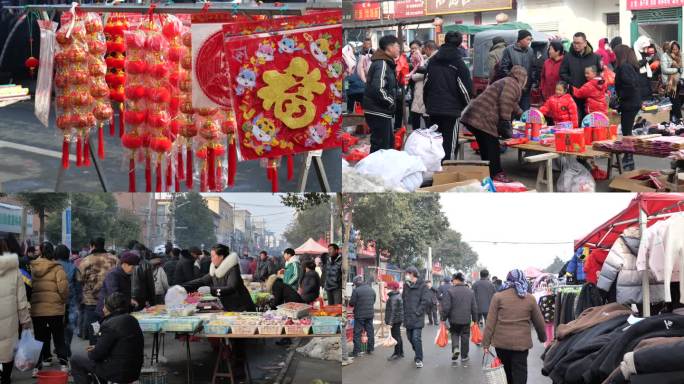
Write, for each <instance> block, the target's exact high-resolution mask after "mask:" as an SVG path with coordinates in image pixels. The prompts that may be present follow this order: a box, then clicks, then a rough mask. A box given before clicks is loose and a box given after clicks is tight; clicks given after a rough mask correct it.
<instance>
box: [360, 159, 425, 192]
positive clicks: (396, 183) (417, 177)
mask: <svg viewBox="0 0 684 384" xmlns="http://www.w3.org/2000/svg"><path fill="white" fill-rule="evenodd" d="M354 168H355V169H356V171H358V172H359V173H361V174H365V175H373V176H379V177H381V178H382V179H383V180H384V181H385V185H387V186H388V187H390V188H403V189H405V190H407V191H409V192H413V191H415V190H416V189H418V188H419V187H420V185H421V184H422V183H423V172H425V171H427V168H425V165H424V164H423V161H422V160H421V159H420V157H418V156H413V155H410V154H408V153H406V152H405V151H397V150H394V149H381V150H379V151H376V152H373V153H371V154H370V155H368V156H367V157H366V158H364V159H363V160H361V161H359V162H358V164H356V166H355V167H354Z"/></svg>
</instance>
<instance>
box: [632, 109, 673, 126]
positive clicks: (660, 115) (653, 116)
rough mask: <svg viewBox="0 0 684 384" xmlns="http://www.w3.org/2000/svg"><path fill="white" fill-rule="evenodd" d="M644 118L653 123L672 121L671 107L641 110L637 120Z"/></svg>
mask: <svg viewBox="0 0 684 384" xmlns="http://www.w3.org/2000/svg"><path fill="white" fill-rule="evenodd" d="M640 117H641V118H643V119H644V120H646V121H648V122H649V123H651V124H660V123H662V122H663V121H670V108H667V109H661V108H658V109H657V110H656V111H654V112H646V111H640V112H639V114H638V115H637V120H638V119H639V118H640Z"/></svg>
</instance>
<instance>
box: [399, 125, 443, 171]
mask: <svg viewBox="0 0 684 384" xmlns="http://www.w3.org/2000/svg"><path fill="white" fill-rule="evenodd" d="M438 128H439V127H438V126H437V125H433V126H431V127H430V128H427V129H417V130H414V131H413V132H411V134H410V135H409V137H408V139H406V143H405V144H404V150H405V151H406V153H408V154H410V155H414V156H418V157H420V159H421V160H422V161H423V164H424V165H425V168H427V170H426V171H425V172H423V177H424V178H431V177H432V174H433V173H435V172H439V171H441V170H442V159H443V158H444V147H443V146H442V143H443V142H444V139H443V138H442V134H441V133H439V132H438V131H437V129H438Z"/></svg>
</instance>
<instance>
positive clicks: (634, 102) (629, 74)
mask: <svg viewBox="0 0 684 384" xmlns="http://www.w3.org/2000/svg"><path fill="white" fill-rule="evenodd" d="M642 81H643V79H642V77H641V76H640V75H639V73H638V72H637V70H636V68H634V67H633V66H632V65H631V64H629V63H624V64H622V65H621V66H619V67H617V68H616V69H615V93H616V94H617V96H618V98H619V100H620V112H622V111H635V110H638V109H640V108H641V103H642V96H641V94H642V92H643V91H642Z"/></svg>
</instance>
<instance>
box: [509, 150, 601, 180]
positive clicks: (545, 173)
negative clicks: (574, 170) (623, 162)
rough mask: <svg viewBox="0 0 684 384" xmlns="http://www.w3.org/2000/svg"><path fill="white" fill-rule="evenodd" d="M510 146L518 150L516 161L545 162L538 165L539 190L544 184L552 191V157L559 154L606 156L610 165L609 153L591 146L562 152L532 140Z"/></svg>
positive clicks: (591, 157)
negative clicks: (579, 150)
mask: <svg viewBox="0 0 684 384" xmlns="http://www.w3.org/2000/svg"><path fill="white" fill-rule="evenodd" d="M510 147H511V148H515V149H517V150H518V162H519V163H520V164H523V163H538V162H545V164H544V165H540V166H539V171H538V173H537V185H536V188H537V190H541V189H542V186H543V185H545V186H546V190H547V191H548V192H553V159H557V158H559V157H561V156H574V157H579V158H583V159H598V158H608V167H609V169H610V167H611V166H612V164H611V162H610V161H611V157H610V154H609V153H607V152H603V151H597V150H595V149H593V148H591V147H587V148H586V150H585V151H584V152H564V151H558V150H557V149H556V147H555V146H549V147H547V146H543V145H541V144H539V143H537V142H533V141H530V142H528V143H524V144H515V145H510ZM526 152H537V153H538V154H536V155H532V156H527V155H526Z"/></svg>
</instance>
